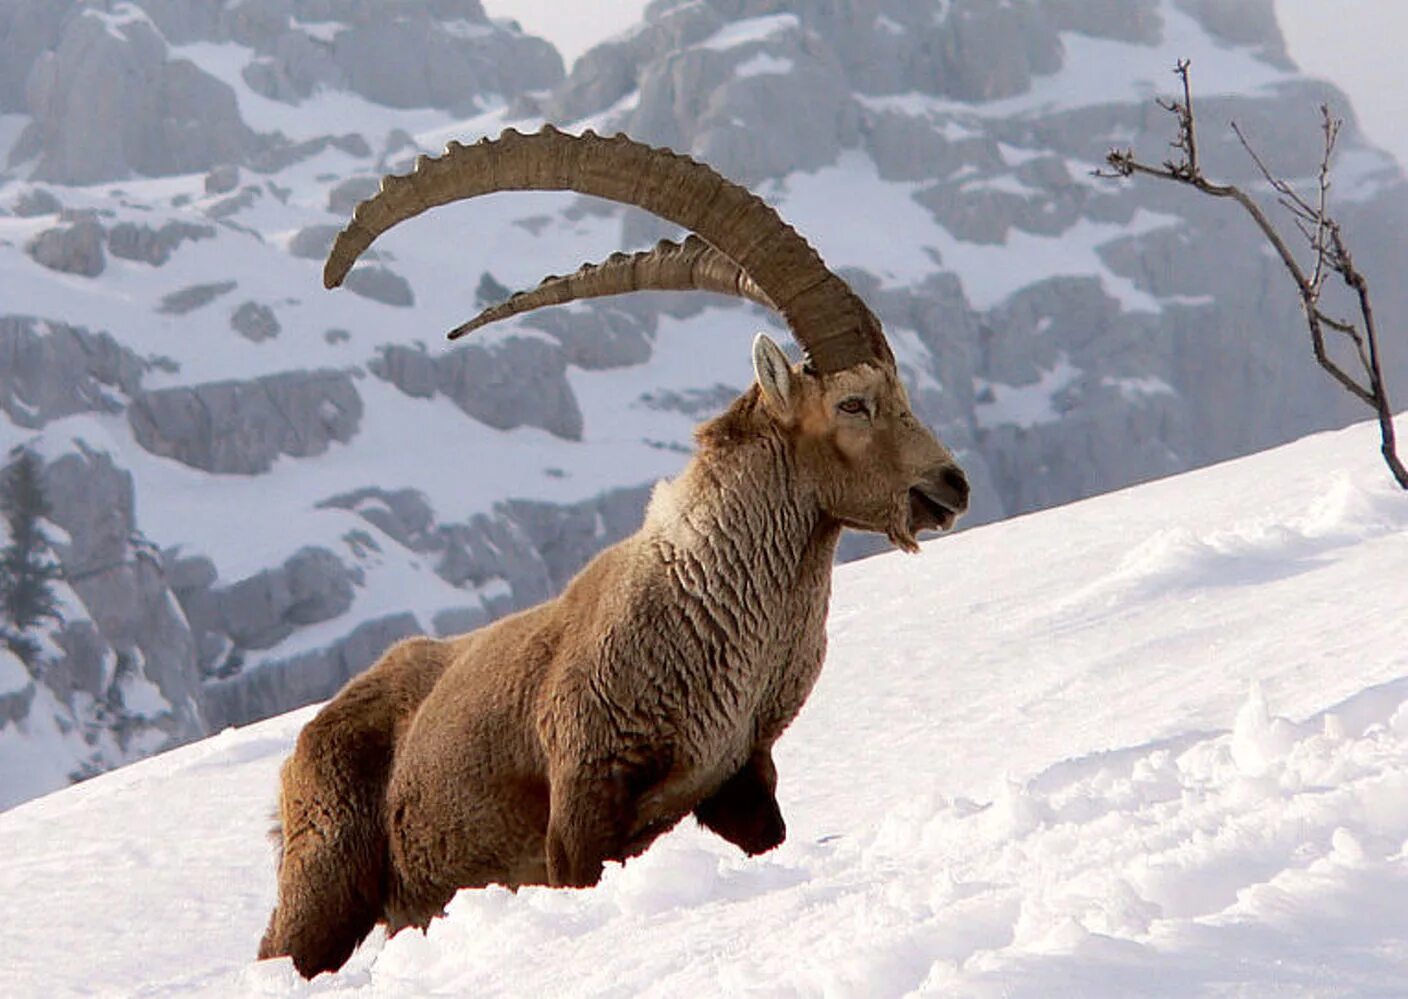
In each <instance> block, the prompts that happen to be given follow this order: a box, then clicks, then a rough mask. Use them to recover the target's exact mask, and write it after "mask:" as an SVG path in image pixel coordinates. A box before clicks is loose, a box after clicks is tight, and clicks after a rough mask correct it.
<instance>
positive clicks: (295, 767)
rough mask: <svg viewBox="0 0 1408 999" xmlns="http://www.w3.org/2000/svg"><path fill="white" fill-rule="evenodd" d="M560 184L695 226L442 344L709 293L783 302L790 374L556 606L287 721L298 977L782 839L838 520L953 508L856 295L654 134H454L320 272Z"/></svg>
mask: <svg viewBox="0 0 1408 999" xmlns="http://www.w3.org/2000/svg"><path fill="white" fill-rule="evenodd" d="M563 189H568V190H573V191H577V192H580V193H583V194H590V195H595V196H597V197H602V198H608V199H611V200H613V201H618V202H623V203H625V204H629V205H636V206H638V207H640V208H643V209H645V210H647V211H650V212H652V213H654V214H656V215H658V216H661V217H663V218H665V219H668V220H670V221H672V222H675V223H678V224H679V225H681V226H683V227H685V228H686V229H689V230H691V232H692V233H695V234H697V235H691V236H690V237H689V238H688V239H687V240H685V241H684V242H683V243H680V244H676V243H670V242H664V243H661V244H660V245H658V246H657V247H656V248H655V249H653V250H648V251H645V252H643V253H637V254H632V255H625V254H616V255H613V256H612V257H611V258H609V259H608V260H606V261H603V262H602V263H600V264H594V265H587V266H584V267H583V268H582V269H581V270H579V271H577V272H576V273H575V274H572V275H569V276H567V277H552V278H548V279H546V280H545V281H544V282H543V283H542V284H541V285H539V286H538V287H537V288H536V289H534V290H532V291H529V292H525V293H520V294H519V295H516V296H514V297H513V298H511V299H510V300H509V301H507V302H505V303H503V304H501V305H499V306H495V307H494V308H491V309H488V310H486V311H485V312H484V313H482V314H481V315H480V316H479V317H477V318H476V319H474V320H472V321H471V322H469V323H466V324H465V325H464V326H462V327H460V329H458V330H456V331H455V333H454V334H452V336H453V335H458V334H460V333H462V332H466V331H467V330H469V329H473V328H476V327H477V326H480V325H483V323H485V322H489V321H492V320H494V319H501V318H503V317H504V316H507V315H512V314H515V313H518V312H524V311H527V310H528V309H532V308H537V307H538V306H541V305H547V304H553V303H558V302H566V301H571V300H573V299H579V298H588V297H592V296H596V295H607V294H615V293H619V292H626V291H634V290H646V289H655V290H659V289H674V290H684V289H705V290H711V291H716V292H723V293H727V294H732V295H737V296H742V297H745V298H749V299H752V300H754V301H757V302H760V303H762V304H765V305H767V306H768V307H770V308H772V309H775V310H776V311H778V312H780V313H781V314H782V316H783V317H784V318H785V319H786V321H787V323H788V325H789V327H790V328H791V330H792V333H793V335H794V336H795V337H796V339H797V340H798V342H799V343H800V344H801V346H802V347H803V349H804V351H805V354H806V362H805V363H803V364H799V365H791V364H789V362H788V361H787V359H786V357H785V356H784V355H783V353H782V351H781V349H780V348H778V346H777V345H776V344H775V343H773V342H772V341H771V340H769V339H768V338H767V337H766V336H763V335H761V334H760V335H759V336H758V337H757V339H756V340H755V341H754V346H753V367H754V371H755V373H756V376H757V380H756V382H755V383H754V384H753V385H752V386H751V387H750V388H749V389H748V390H747V391H746V392H744V393H743V395H742V396H740V397H739V398H738V399H737V400H735V401H734V402H733V403H732V405H730V406H729V407H728V409H727V411H725V412H724V413H723V414H722V415H721V416H718V417H717V418H715V419H713V420H710V421H708V422H707V423H704V424H703V425H702V426H700V427H699V428H698V430H697V431H696V439H697V442H698V448H697V453H696V454H695V456H694V458H693V460H692V461H690V463H689V464H688V465H687V466H686V468H685V469H684V471H683V472H682V473H681V474H680V475H679V476H678V477H677V478H676V479H674V480H673V481H671V482H668V483H662V484H661V485H659V486H657V488H656V491H655V494H654V496H653V498H652V499H651V502H650V505H649V509H648V510H647V512H646V516H645V522H644V524H643V525H642V526H641V528H640V530H639V531H637V532H636V533H635V534H634V535H632V536H631V537H629V538H627V539H625V540H624V541H621V542H620V543H619V544H616V545H614V546H613V547H610V548H608V549H606V550H605V551H603V552H601V553H600V554H599V555H597V556H596V558H595V559H594V560H593V561H592V562H591V563H590V564H589V565H587V566H586V568H584V569H583V570H582V571H581V572H580V573H579V574H578V575H577V577H576V578H575V579H573V580H572V581H571V582H570V583H568V584H567V587H566V588H565V589H564V590H563V592H562V594H561V595H560V596H558V597H557V598H555V599H553V600H549V601H547V602H546V603H543V604H540V605H538V606H537V607H533V608H531V609H529V610H525V611H521V612H519V613H517V614H513V615H511V616H509V617H505V618H503V619H501V620H499V621H497V622H495V623H493V624H490V625H487V626H485V627H483V628H480V629H479V630H477V631H473V632H470V633H469V634H466V635H461V636H458V637H455V638H449V639H443V640H437V639H430V638H417V639H411V640H409V641H405V642H402V643H400V644H398V645H396V646H394V647H393V648H392V649H391V650H390V651H388V652H387V653H386V655H385V656H384V657H383V658H382V659H381V660H380V661H379V662H377V663H376V664H375V665H374V666H372V667H371V669H369V670H368V671H367V672H366V673H364V674H362V675H361V676H359V677H357V678H355V679H353V680H352V681H351V682H350V683H348V684H347V686H346V687H345V688H344V689H343V690H342V691H341V692H340V693H339V694H338V695H337V696H336V697H335V698H334V699H333V700H332V701H330V702H329V703H328V704H327V705H326V706H325V707H324V708H323V709H322V711H320V712H319V713H318V715H317V716H316V717H315V718H314V719H313V720H312V721H311V722H309V723H308V725H307V726H306V727H305V728H304V729H303V731H302V733H301V734H300V736H299V739H298V743H297V746H296V748H295V749H294V752H293V754H292V755H291V756H290V757H289V759H288V760H287V761H286V763H285V764H284V767H283V771H282V776H281V788H280V797H279V825H278V826H277V827H276V829H275V832H274V835H275V837H276V840H277V841H278V843H279V846H280V848H281V852H280V856H279V871H278V901H277V904H276V906H275V908H274V911H273V914H272V915H271V917H270V921H269V927H268V930H267V931H266V933H265V935H264V939H263V941H262V943H261V945H260V949H259V954H260V956H261V957H273V956H278V955H284V954H287V955H291V956H292V958H293V962H294V965H295V966H296V967H297V968H298V970H299V971H300V972H301V973H302V974H304V975H307V976H309V977H311V976H313V975H314V974H316V973H318V972H320V971H325V970H332V969H336V968H338V967H340V966H341V965H342V964H343V963H344V962H345V961H346V960H347V958H348V956H349V955H350V954H351V953H352V951H353V949H354V948H355V947H356V946H357V944H358V943H359V942H360V941H361V940H362V939H363V938H364V937H365V936H366V934H367V933H368V932H369V931H370V930H371V929H372V927H373V926H374V925H375V924H376V923H377V922H381V921H384V922H386V923H387V924H388V925H389V927H390V929H391V930H392V931H393V932H394V931H395V930H397V929H399V928H401V927H405V926H421V927H423V926H425V925H426V924H427V923H428V922H429V921H430V920H431V919H432V918H433V917H434V916H436V915H437V914H439V913H440V912H441V911H442V908H443V907H444V905H445V904H446V902H448V901H449V899H450V898H451V896H452V895H453V894H454V893H455V891H456V890H457V889H459V888H462V887H469V886H483V885H488V884H491V883H497V884H503V885H508V886H510V887H516V886H518V885H527V884H546V885H555V886H588V885H593V884H595V883H596V882H597V880H598V879H599V878H600V876H601V872H602V867H603V864H605V863H606V862H607V861H621V860H625V859H626V858H628V857H632V856H634V855H636V854H638V853H640V852H641V851H642V850H644V849H645V848H646V847H647V846H649V844H650V843H651V842H652V841H653V840H654V839H655V838H656V837H658V836H659V835H660V834H662V833H664V832H665V831H666V830H668V829H670V828H671V827H672V826H674V825H675V824H676V823H678V822H679V821H680V820H681V819H682V818H684V817H685V816H687V815H690V814H693V815H694V816H695V818H696V819H698V821H699V822H700V823H702V824H703V825H704V826H705V827H706V828H708V829H710V830H712V831H713V832H715V833H717V834H718V835H720V836H722V837H723V838H724V839H727V840H729V841H730V842H732V843H735V844H737V845H738V846H739V847H741V848H742V849H743V850H745V851H747V852H748V853H749V854H756V853H760V852H762V851H764V850H769V849H771V848H773V847H775V846H777V845H778V844H779V843H781V842H782V840H783V837H784V835H785V826H784V824H783V820H782V815H781V813H780V812H779V810H778V805H777V800H776V798H775V797H774V790H775V788H776V785H777V771H776V769H775V767H774V766H773V760H772V747H773V744H774V743H775V742H776V741H777V739H778V737H779V736H780V735H781V734H782V732H783V730H784V729H785V728H786V727H787V725H788V724H789V723H790V722H791V721H792V719H793V718H794V717H795V716H796V714H797V712H798V710H799V709H800V708H801V706H802V702H803V701H804V700H805V699H806V697H807V694H808V693H809V692H810V690H811V688H812V685H813V683H814V682H815V681H816V678H817V674H818V672H819V670H820V669H821V663H822V658H823V654H824V651H825V646H826V631H825V625H826V610H827V602H828V599H829V596H830V590H831V564H832V556H833V554H834V552H835V548H836V543H837V540H838V538H839V537H840V534H841V529H842V528H843V527H851V528H855V529H857V530H862V531H875V532H879V533H882V534H885V535H887V536H888V537H889V538H890V539H891V540H892V541H893V542H894V543H895V544H896V545H898V546H899V547H901V548H904V549H907V550H910V551H913V550H915V549H916V547H917V543H916V538H915V536H916V534H917V533H918V532H920V531H923V530H932V529H945V528H948V527H951V526H952V524H953V522H954V521H955V520H956V519H957V517H958V516H959V515H960V514H961V513H963V511H964V510H965V509H966V508H967V505H968V483H967V480H966V479H965V478H964V475H963V472H962V471H961V470H960V468H959V467H958V465H957V463H956V462H955V461H954V458H953V456H952V454H950V452H949V451H948V449H947V448H945V447H944V445H943V444H941V443H940V442H939V441H938V440H937V439H936V438H935V437H934V435H933V434H931V433H930V432H929V431H928V430H927V429H925V428H924V427H923V426H922V425H921V424H920V423H919V421H918V420H917V419H916V418H915V416H914V414H913V413H912V412H911V411H910V407H909V401H908V398H907V396H906V394H905V390H904V386H903V385H901V384H900V381H899V378H898V376H897V372H896V365H895V360H894V356H893V355H892V354H891V352H890V348H889V346H888V345H887V343H886V341H885V337H884V334H883V333H882V331H881V328H880V323H879V321H878V320H877V319H876V318H875V316H874V315H873V314H872V313H871V312H870V310H869V309H868V308H866V306H865V304H864V303H863V302H861V300H860V299H859V298H858V297H857V296H856V295H855V293H854V292H852V290H851V289H850V288H849V287H848V286H847V285H846V283H845V282H844V281H843V280H842V279H841V278H839V277H838V276H837V275H835V274H833V273H832V272H831V271H830V270H828V269H827V268H826V266H825V265H824V264H823V263H822V261H821V258H820V257H819V256H818V255H817V254H816V252H815V251H814V250H813V249H812V248H811V247H810V246H809V245H808V244H807V242H806V241H805V240H804V239H803V238H802V237H801V236H799V235H798V234H797V233H796V232H795V231H794V230H793V229H791V228H790V227H789V226H787V225H786V224H785V223H784V222H783V221H782V220H781V219H780V218H779V217H778V215H777V213H776V212H774V211H773V209H771V208H770V207H768V206H767V205H766V204H764V203H763V202H762V201H761V200H759V199H758V198H757V197H755V196H754V195H752V194H750V193H749V192H748V191H746V190H745V189H743V188H742V187H739V186H738V185H736V184H733V183H730V182H729V181H726V180H725V179H724V178H723V177H721V176H720V175H719V174H717V173H716V172H714V171H713V170H712V169H710V168H709V167H707V166H704V165H703V164H700V163H697V162H695V161H693V160H690V159H688V158H685V157H682V156H679V155H676V154H674V153H672V152H670V151H669V150H664V149H653V148H650V147H648V146H644V145H641V144H639V143H636V142H633V141H631V140H630V139H627V138H626V137H624V136H616V137H614V138H610V139H605V138H599V137H597V136H596V135H594V134H592V133H590V132H588V133H586V134H585V135H583V136H581V137H575V136H571V135H567V134H564V133H562V132H559V131H557V130H556V129H553V128H551V127H545V128H544V129H543V130H542V131H541V132H538V133H537V134H535V135H520V134H518V133H517V132H514V131H512V130H509V131H508V132H505V133H504V134H503V135H502V136H501V137H500V138H498V139H496V140H483V141H481V142H479V143H477V144H475V145H473V146H462V145H459V144H458V143H451V145H450V147H449V149H448V150H447V151H446V153H445V154H444V155H443V156H441V157H438V158H435V159H430V158H426V157H421V158H420V159H419V160H418V161H417V163H416V166H415V169H414V170H413V171H412V172H411V173H410V174H408V175H406V176H400V177H387V178H386V179H385V180H384V181H383V182H382V187H381V190H380V192H379V193H377V194H376V195H375V196H373V197H371V198H369V199H368V200H367V201H365V202H363V203H362V204H361V205H359V206H358V208H357V210H356V212H355V214H354V215H353V217H352V220H351V222H350V223H349V224H348V226H347V228H346V229H345V230H343V232H342V233H341V234H340V235H339V237H338V239H337V241H336V243H335V245H334V246H333V249H332V251H331V253H330V254H329V257H328V261H327V267H326V270H325V272H324V281H325V283H326V284H327V285H328V287H335V286H336V285H338V284H339V283H341V281H342V279H343V277H344V276H345V275H346V274H347V272H348V270H349V269H350V268H351V266H352V264H353V263H354V261H355V260H356V259H357V257H358V256H359V255H360V254H361V253H362V252H363V251H364V250H365V249H366V248H367V247H368V246H370V245H371V243H372V241H373V240H374V239H375V238H376V237H377V236H378V235H379V234H381V233H382V232H384V231H386V230H387V229H389V228H390V227H391V226H393V225H395V224H397V223H398V222H401V221H404V220H406V219H408V218H410V217H412V216H414V215H417V214H419V213H420V212H422V211H425V210H426V209H428V208H431V207H434V206H437V205H442V204H446V203H448V202H452V201H458V200H461V199H464V198H471V197H474V196H477V195H481V194H487V193H490V192H494V191H504V190H563Z"/></svg>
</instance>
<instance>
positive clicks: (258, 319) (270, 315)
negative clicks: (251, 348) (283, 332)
mask: <svg viewBox="0 0 1408 999" xmlns="http://www.w3.org/2000/svg"><path fill="white" fill-rule="evenodd" d="M230 328H231V329H233V330H234V331H235V332H236V333H238V334H239V335H240V336H242V337H244V338H245V339H246V340H253V341H254V342H255V343H260V342H262V341H264V340H270V339H273V338H274V337H276V336H278V335H279V330H280V329H282V327H281V326H279V320H278V317H277V316H275V315H274V310H273V309H271V308H269V307H268V306H267V305H261V304H260V303H258V302H244V303H241V305H240V307H239V308H238V309H236V310H235V311H234V314H233V315H231V316H230Z"/></svg>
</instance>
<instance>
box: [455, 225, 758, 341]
mask: <svg viewBox="0 0 1408 999" xmlns="http://www.w3.org/2000/svg"><path fill="white" fill-rule="evenodd" d="M631 291H716V292H719V293H720V294H723V295H737V296H738V297H739V298H747V299H750V300H751V301H754V302H757V303H758V304H759V305H765V306H767V307H768V308H769V309H773V310H776V309H777V306H776V305H774V304H773V303H772V299H770V298H768V296H767V295H766V294H764V292H763V289H761V288H759V287H758V284H757V282H756V281H754V280H753V279H752V278H751V277H749V276H748V275H747V274H746V273H745V272H744V270H743V268H742V267H739V266H738V265H737V264H736V263H734V262H733V261H732V260H731V259H729V258H728V257H726V256H725V255H724V254H722V253H720V252H719V251H718V250H716V249H714V248H713V247H712V246H710V245H709V244H708V243H706V242H704V240H702V239H700V238H699V237H698V236H694V235H691V236H689V238H687V239H686V240H685V241H684V242H683V243H672V242H671V241H670V240H668V239H662V240H661V241H660V242H659V243H657V244H655V248H654V249H651V250H642V251H641V252H640V253H629V254H628V253H613V254H612V255H611V256H609V257H607V258H606V259H605V260H603V261H602V262H601V263H599V264H583V265H582V266H581V267H579V268H577V270H576V271H575V272H573V273H572V274H567V275H563V276H561V277H559V276H557V275H555V274H554V275H550V276H548V277H545V278H543V280H542V282H541V283H539V285H538V286H537V287H536V288H533V289H532V290H530V291H520V292H518V293H517V294H515V295H514V296H513V297H511V298H509V299H507V300H505V301H503V302H500V303H499V304H498V305H493V306H490V307H489V308H487V309H485V310H484V311H483V312H481V313H479V315H477V316H475V317H474V318H473V319H471V320H470V321H469V322H467V323H461V324H460V325H459V326H456V327H455V328H454V329H453V330H451V331H450V339H451V340H454V339H457V338H459V337H462V336H464V335H465V334H466V333H472V332H474V331H475V330H477V329H479V328H480V327H481V326H487V325H489V324H490V323H496V322H498V321H499V320H500V319H507V318H509V317H510V316H517V315H521V314H522V313H524V312H531V311H533V310H534V309H539V308H542V307H543V306H545V305H563V304H566V303H567V302H575V301H577V300H578V299H582V298H601V297H602V296H605V295H621V294H625V293H626V292H631Z"/></svg>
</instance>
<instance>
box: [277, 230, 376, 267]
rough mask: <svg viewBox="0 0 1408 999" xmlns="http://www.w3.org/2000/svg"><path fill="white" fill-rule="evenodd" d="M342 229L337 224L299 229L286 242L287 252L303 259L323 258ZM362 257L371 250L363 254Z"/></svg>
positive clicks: (366, 255)
mask: <svg viewBox="0 0 1408 999" xmlns="http://www.w3.org/2000/svg"><path fill="white" fill-rule="evenodd" d="M341 229H342V227H341V226H338V225H310V226H305V227H303V228H302V229H299V230H298V232H296V233H294V235H293V238H292V239H290V240H289V242H288V252H289V253H291V254H293V255H294V256H295V257H302V258H303V259H304V260H323V259H325V258H326V257H327V255H328V251H329V250H331V249H332V242H333V240H334V239H336V238H337V234H338V232H339V231H340V230H341ZM363 257H364V259H366V258H370V257H371V252H370V251H368V252H367V253H366V254H363Z"/></svg>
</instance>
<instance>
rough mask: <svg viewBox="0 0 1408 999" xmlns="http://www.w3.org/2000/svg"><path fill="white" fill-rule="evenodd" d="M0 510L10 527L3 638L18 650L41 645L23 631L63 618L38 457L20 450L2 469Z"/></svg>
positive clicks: (1, 575)
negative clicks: (47, 533) (44, 523)
mask: <svg viewBox="0 0 1408 999" xmlns="http://www.w3.org/2000/svg"><path fill="white" fill-rule="evenodd" d="M0 514H3V515H4V517H5V520H6V521H7V522H8V524H9V527H10V543H9V544H8V545H6V546H5V548H3V549H0V618H3V619H4V621H3V623H4V625H5V628H4V637H5V638H6V639H7V641H8V643H9V645H10V646H11V648H12V649H14V651H15V652H16V654H18V655H20V656H22V657H25V653H29V654H30V655H31V656H32V655H33V654H34V652H35V651H36V650H37V646H36V645H35V643H34V642H33V640H32V639H28V638H27V637H26V636H25V634H24V633H25V632H26V631H28V630H29V629H31V628H33V627H34V626H35V625H37V624H39V623H40V622H41V621H43V620H44V619H45V618H51V619H53V620H55V621H61V620H63V618H62V617H61V615H60V614H59V602H58V597H57V596H56V595H55V594H54V588H53V582H54V580H56V579H59V578H61V577H62V575H63V572H62V570H61V569H60V568H59V566H58V565H57V563H55V562H54V560H53V558H52V557H51V556H50V554H49V552H50V550H51V549H50V545H51V542H50V540H49V538H48V537H47V536H45V534H44V528H43V527H42V526H41V521H42V520H43V519H44V518H45V517H47V516H48V515H49V501H48V498H47V497H45V495H44V486H43V483H42V481H41V478H40V465H39V459H38V458H37V457H36V456H35V455H34V454H33V452H30V451H26V450H21V451H20V452H19V454H18V455H17V456H16V458H15V460H14V461H12V462H11V463H10V464H9V465H8V466H7V467H6V468H5V470H4V472H3V473H0Z"/></svg>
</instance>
